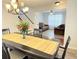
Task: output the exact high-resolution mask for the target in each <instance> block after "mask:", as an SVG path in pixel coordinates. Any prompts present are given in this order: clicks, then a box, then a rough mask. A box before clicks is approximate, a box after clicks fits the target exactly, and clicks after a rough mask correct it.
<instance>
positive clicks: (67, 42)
mask: <svg viewBox="0 0 79 59" xmlns="http://www.w3.org/2000/svg"><path fill="white" fill-rule="evenodd" d="M70 40H71V38H70V36H68V39H67V41H66V45H65V48H64V52H63V55H62V59H64V58H65V55H66V51H67V48H68V45H69V42H70Z"/></svg>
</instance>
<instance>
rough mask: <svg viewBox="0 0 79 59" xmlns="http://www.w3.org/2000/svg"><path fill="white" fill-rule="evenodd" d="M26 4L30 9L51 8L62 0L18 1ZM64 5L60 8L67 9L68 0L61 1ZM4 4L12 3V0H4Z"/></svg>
mask: <svg viewBox="0 0 79 59" xmlns="http://www.w3.org/2000/svg"><path fill="white" fill-rule="evenodd" d="M18 1H19V2H24V4H25V5H26V6H28V7H30V8H46V7H47V8H51V7H52V6H53V5H54V3H55V2H56V1H60V0H18ZM61 1H62V4H61V6H60V7H59V8H61V7H63V8H65V5H66V0H61ZM2 2H3V4H6V3H8V2H10V0H2Z"/></svg>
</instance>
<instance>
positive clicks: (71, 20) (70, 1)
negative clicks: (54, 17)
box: [65, 0, 77, 49]
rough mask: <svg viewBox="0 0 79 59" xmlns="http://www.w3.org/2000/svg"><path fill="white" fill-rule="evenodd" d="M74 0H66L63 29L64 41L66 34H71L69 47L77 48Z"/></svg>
mask: <svg viewBox="0 0 79 59" xmlns="http://www.w3.org/2000/svg"><path fill="white" fill-rule="evenodd" d="M76 2H77V1H76V0H67V10H66V12H67V13H66V25H65V26H66V30H65V41H66V39H67V37H68V35H70V36H71V42H70V45H69V47H70V48H72V49H77V13H76V11H77V8H76V7H77V6H76V4H77V3H76Z"/></svg>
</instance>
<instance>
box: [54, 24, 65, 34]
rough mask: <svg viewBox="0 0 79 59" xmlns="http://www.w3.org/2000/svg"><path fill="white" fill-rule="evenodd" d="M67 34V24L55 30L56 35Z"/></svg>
mask: <svg viewBox="0 0 79 59" xmlns="http://www.w3.org/2000/svg"><path fill="white" fill-rule="evenodd" d="M64 32H65V24H61V25H59V26H57V27H55V28H54V34H55V35H64Z"/></svg>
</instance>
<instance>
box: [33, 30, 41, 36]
mask: <svg viewBox="0 0 79 59" xmlns="http://www.w3.org/2000/svg"><path fill="white" fill-rule="evenodd" d="M33 36H36V37H42V30H41V29H34V31H33Z"/></svg>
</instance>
